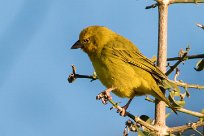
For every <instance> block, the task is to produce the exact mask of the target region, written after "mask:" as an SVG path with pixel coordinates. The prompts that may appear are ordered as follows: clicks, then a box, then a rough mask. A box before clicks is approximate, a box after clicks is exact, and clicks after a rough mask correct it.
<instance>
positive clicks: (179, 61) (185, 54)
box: [166, 48, 189, 76]
mask: <svg viewBox="0 0 204 136" xmlns="http://www.w3.org/2000/svg"><path fill="white" fill-rule="evenodd" d="M186 49H187V50H186V52H184V53H183V54H182V55H181V57H179V58H180V59H179V60H178V61H177V62H176V63H175V64H174V65H173V66H171V67H170V69H169V70H168V71H167V72H166V75H167V76H168V75H169V74H170V73H171V72H173V71H174V69H175V68H177V67H178V65H179V64H180V63H181V62H183V61H184V60H185V59H186V56H187V54H188V51H189V48H186ZM167 60H168V59H167Z"/></svg>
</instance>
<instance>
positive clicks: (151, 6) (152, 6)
mask: <svg viewBox="0 0 204 136" xmlns="http://www.w3.org/2000/svg"><path fill="white" fill-rule="evenodd" d="M157 6H158V3H155V4H152V5H150V6H146V7H145V9H151V8H156V7H157Z"/></svg>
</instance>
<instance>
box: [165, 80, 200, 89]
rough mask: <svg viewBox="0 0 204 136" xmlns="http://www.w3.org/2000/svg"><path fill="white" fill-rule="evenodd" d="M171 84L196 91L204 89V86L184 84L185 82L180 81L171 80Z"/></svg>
mask: <svg viewBox="0 0 204 136" xmlns="http://www.w3.org/2000/svg"><path fill="white" fill-rule="evenodd" d="M169 81H170V82H172V83H174V84H176V85H178V86H180V87H183V88H196V89H204V86H202V85H198V84H188V83H183V82H180V81H177V82H175V81H173V80H169Z"/></svg>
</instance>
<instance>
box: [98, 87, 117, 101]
mask: <svg viewBox="0 0 204 136" xmlns="http://www.w3.org/2000/svg"><path fill="white" fill-rule="evenodd" d="M114 89H115V88H108V89H107V90H105V91H103V92H101V93H100V94H98V95H97V96H96V100H101V101H102V103H103V104H107V102H108V100H111V99H112V97H111V95H110V92H111V91H112V90H114Z"/></svg>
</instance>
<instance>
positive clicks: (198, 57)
mask: <svg viewBox="0 0 204 136" xmlns="http://www.w3.org/2000/svg"><path fill="white" fill-rule="evenodd" d="M181 58H182V57H174V58H167V61H175V60H181ZM200 58H204V54H196V55H187V56H186V59H200Z"/></svg>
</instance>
